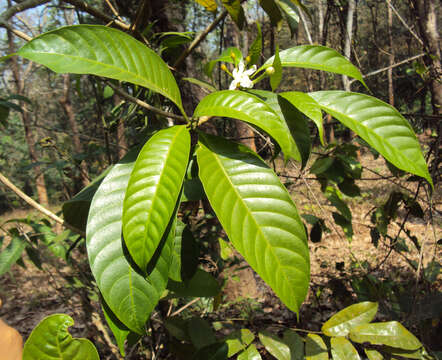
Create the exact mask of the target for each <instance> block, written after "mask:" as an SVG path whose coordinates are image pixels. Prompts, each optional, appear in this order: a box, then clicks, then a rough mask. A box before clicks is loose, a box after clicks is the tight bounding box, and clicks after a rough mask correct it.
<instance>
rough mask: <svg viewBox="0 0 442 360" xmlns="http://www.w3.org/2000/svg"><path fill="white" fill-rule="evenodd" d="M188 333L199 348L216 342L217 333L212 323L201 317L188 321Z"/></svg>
mask: <svg viewBox="0 0 442 360" xmlns="http://www.w3.org/2000/svg"><path fill="white" fill-rule="evenodd" d="M187 333H188V334H189V337H190V340H191V341H192V344H193V346H195V348H197V349H202V348H203V347H206V346H209V345H212V344H214V343H216V337H215V333H214V332H213V329H212V327H211V326H210V324H209V323H208V322H207V321H206V320H204V319H201V318H200V317H193V318H191V319H190V320H189V321H188V323H187Z"/></svg>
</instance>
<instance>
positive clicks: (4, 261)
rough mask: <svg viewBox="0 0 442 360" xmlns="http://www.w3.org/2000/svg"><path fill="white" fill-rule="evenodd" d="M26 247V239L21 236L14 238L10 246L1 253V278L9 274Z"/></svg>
mask: <svg viewBox="0 0 442 360" xmlns="http://www.w3.org/2000/svg"><path fill="white" fill-rule="evenodd" d="M0 246H1V244H0ZM25 247H26V241H25V240H24V239H22V238H21V237H19V236H14V237H12V239H11V241H10V242H9V244H8V246H6V247H5V248H4V249H3V250H1V251H0V276H1V275H3V274H4V273H6V272H8V271H9V269H10V268H11V266H12V265H13V264H15V263H16V261H17V260H18V259H20V257H21V254H22V253H23V250H24V249H25ZM0 249H1V247H0Z"/></svg>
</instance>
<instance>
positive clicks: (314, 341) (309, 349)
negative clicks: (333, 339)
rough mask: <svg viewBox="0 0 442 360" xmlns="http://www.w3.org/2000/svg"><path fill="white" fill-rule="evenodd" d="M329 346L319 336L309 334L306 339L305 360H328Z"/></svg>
mask: <svg viewBox="0 0 442 360" xmlns="http://www.w3.org/2000/svg"><path fill="white" fill-rule="evenodd" d="M328 359H329V357H328V351H327V346H326V345H325V343H324V340H322V338H321V337H320V336H319V335H316V334H308V335H307V337H306V338H305V360H328Z"/></svg>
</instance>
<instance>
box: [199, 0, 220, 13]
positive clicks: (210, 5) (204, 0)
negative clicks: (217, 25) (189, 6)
mask: <svg viewBox="0 0 442 360" xmlns="http://www.w3.org/2000/svg"><path fill="white" fill-rule="evenodd" d="M195 1H196V2H197V3H198V4H201V5H202V6H204V7H205V8H206V10H207V11H210V12H216V9H217V5H216V0H195Z"/></svg>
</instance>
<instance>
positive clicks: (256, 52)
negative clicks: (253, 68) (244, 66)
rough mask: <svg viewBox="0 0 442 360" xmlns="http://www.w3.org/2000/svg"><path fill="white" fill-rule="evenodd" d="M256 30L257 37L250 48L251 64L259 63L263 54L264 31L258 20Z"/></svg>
mask: <svg viewBox="0 0 442 360" xmlns="http://www.w3.org/2000/svg"><path fill="white" fill-rule="evenodd" d="M256 31H257V34H256V38H255V40H253V42H252V45H250V48H249V56H250V62H249V64H250V65H254V64H257V63H258V62H259V59H260V58H261V54H262V32H261V25H259V23H258V22H257V23H256Z"/></svg>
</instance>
